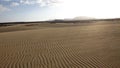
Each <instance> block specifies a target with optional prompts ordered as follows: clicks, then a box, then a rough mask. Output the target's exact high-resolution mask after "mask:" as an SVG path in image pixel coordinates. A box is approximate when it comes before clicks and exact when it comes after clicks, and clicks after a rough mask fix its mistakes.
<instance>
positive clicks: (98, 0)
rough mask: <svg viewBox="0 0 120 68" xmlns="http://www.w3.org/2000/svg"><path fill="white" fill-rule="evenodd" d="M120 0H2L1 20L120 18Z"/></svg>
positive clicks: (0, 5)
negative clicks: (84, 17) (80, 17)
mask: <svg viewBox="0 0 120 68" xmlns="http://www.w3.org/2000/svg"><path fill="white" fill-rule="evenodd" d="M119 3H120V1H119V0H0V22H16V21H44V20H53V19H69V18H74V17H79V16H86V17H93V18H120V9H119V7H120V4H119Z"/></svg>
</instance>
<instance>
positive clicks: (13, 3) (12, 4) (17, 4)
mask: <svg viewBox="0 0 120 68" xmlns="http://www.w3.org/2000/svg"><path fill="white" fill-rule="evenodd" d="M10 6H12V7H14V6H19V3H17V2H12V3H11V5H10Z"/></svg>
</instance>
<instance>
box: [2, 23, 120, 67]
mask: <svg viewBox="0 0 120 68" xmlns="http://www.w3.org/2000/svg"><path fill="white" fill-rule="evenodd" d="M96 27H97V29H96ZM111 27H114V28H112V29H111ZM119 27H120V26H118V25H111V24H110V25H109V24H108V25H96V24H91V25H89V26H82V27H80V26H77V27H66V28H65V27H64V28H60V27H59V28H53V29H52V28H51V29H38V30H29V31H23V32H22V31H20V32H9V33H1V34H0V68H120V64H119V63H120V54H119V53H120V42H119V41H120V31H118V30H120V28H119ZM112 39H114V40H112Z"/></svg>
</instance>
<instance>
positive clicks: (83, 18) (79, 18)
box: [73, 16, 95, 20]
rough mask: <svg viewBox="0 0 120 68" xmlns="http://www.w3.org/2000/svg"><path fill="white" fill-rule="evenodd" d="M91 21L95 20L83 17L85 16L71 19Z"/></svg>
mask: <svg viewBox="0 0 120 68" xmlns="http://www.w3.org/2000/svg"><path fill="white" fill-rule="evenodd" d="M92 19H95V18H92V17H85V16H79V17H75V18H73V20H92Z"/></svg>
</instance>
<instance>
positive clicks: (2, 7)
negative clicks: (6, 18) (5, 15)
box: [0, 4, 10, 13]
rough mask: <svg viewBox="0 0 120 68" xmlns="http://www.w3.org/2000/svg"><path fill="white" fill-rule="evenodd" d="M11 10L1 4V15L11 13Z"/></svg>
mask: <svg viewBox="0 0 120 68" xmlns="http://www.w3.org/2000/svg"><path fill="white" fill-rule="evenodd" d="M9 10H10V9H9V8H7V7H5V6H3V5H1V4H0V13H1V12H4V11H9Z"/></svg>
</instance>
